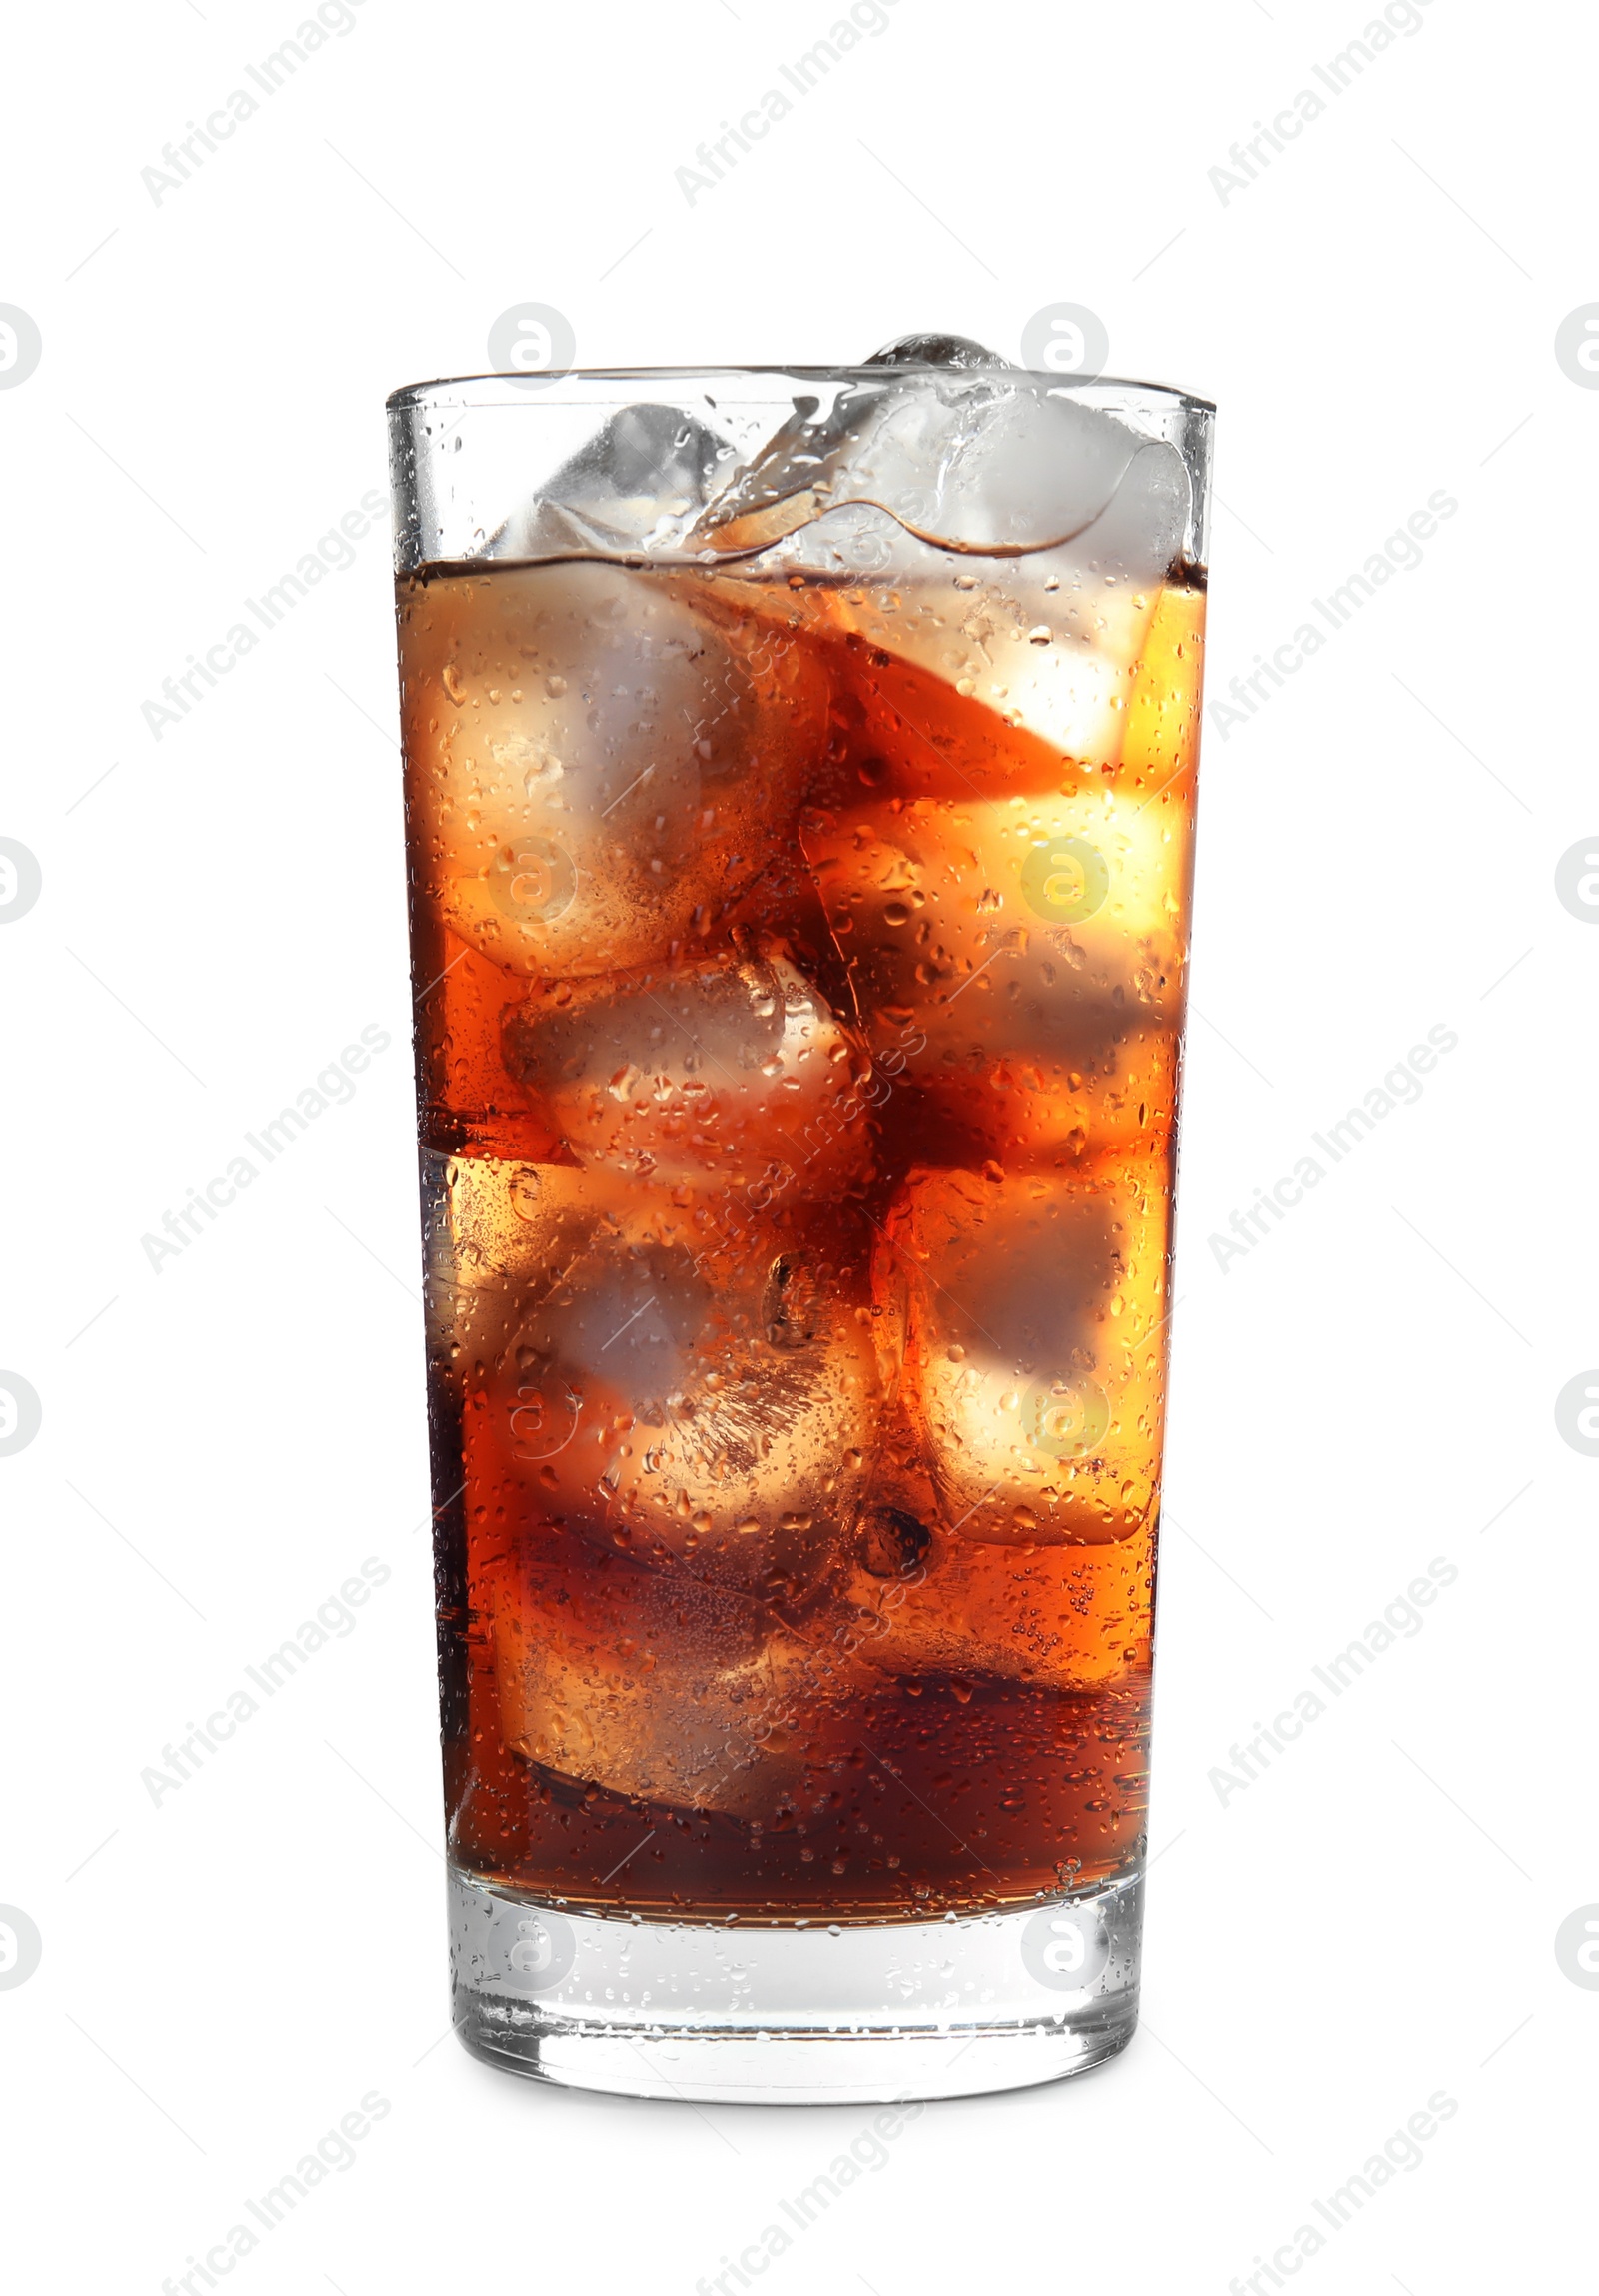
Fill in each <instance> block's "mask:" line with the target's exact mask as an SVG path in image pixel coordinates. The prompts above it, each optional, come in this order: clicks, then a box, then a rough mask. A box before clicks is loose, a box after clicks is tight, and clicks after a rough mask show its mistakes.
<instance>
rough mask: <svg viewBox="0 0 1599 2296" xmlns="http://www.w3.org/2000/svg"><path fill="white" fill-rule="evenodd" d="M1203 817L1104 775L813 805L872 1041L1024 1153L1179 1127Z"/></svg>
mask: <svg viewBox="0 0 1599 2296" xmlns="http://www.w3.org/2000/svg"><path fill="white" fill-rule="evenodd" d="M1189 830H1190V816H1189V813H1188V810H1187V809H1186V807H1184V806H1183V805H1181V804H1179V803H1178V802H1177V801H1176V799H1175V797H1174V796H1173V795H1172V794H1171V793H1168V794H1167V796H1166V797H1165V798H1164V799H1162V800H1160V801H1157V802H1154V803H1147V804H1140V803H1139V802H1138V801H1137V800H1136V799H1134V798H1132V797H1131V796H1129V795H1121V794H1119V793H1118V792H1116V791H1115V790H1114V789H1110V788H1105V787H1103V786H1095V785H1092V784H1090V785H1087V786H1084V787H1083V788H1081V789H1080V790H1079V791H1078V793H1077V794H1075V795H1072V796H1064V795H1060V794H1055V795H1052V796H1039V797H1026V798H1022V797H1019V796H1017V797H1013V798H1007V799H997V798H976V799H972V800H970V801H969V802H962V803H958V804H957V803H952V802H947V801H941V800H934V799H913V800H908V801H907V800H904V799H901V798H891V797H889V798H874V799H871V800H869V801H867V802H865V803H863V804H860V805H856V806H852V807H849V808H844V809H839V810H836V811H823V810H821V809H814V808H813V809H811V810H809V811H807V812H806V814H805V815H804V817H803V823H802V838H803V842H804V847H805V852H806V855H807V858H808V859H809V861H810V864H811V866H812V868H813V869H814V871H815V873H816V882H817V885H818V888H819V890H820V894H821V900H822V904H823V906H824V908H825V909H826V912H827V916H828V919H829V922H830V923H831V926H832V930H833V934H834V937H835V938H836V940H837V943H838V947H839V949H840V951H841V952H842V954H843V956H844V958H845V960H846V962H847V963H848V964H849V966H850V971H851V985H852V987H853V990H854V995H855V999H856V1004H857V1008H858V1011H859V1014H860V1020H861V1026H862V1028H863V1030H864V1031H865V1034H866V1037H867V1041H868V1043H869V1044H870V1045H871V1047H872V1048H873V1051H874V1052H875V1053H876V1055H877V1056H878V1057H879V1059H880V1058H883V1057H884V1056H887V1057H888V1058H889V1059H890V1060H891V1061H892V1062H894V1063H900V1064H902V1072H903V1074H904V1076H905V1077H906V1078H907V1079H908V1080H909V1081H910V1082H911V1083H913V1084H915V1085H917V1086H919V1087H921V1088H922V1089H923V1090H925V1091H928V1092H930V1093H932V1094H933V1095H935V1096H936V1097H937V1098H938V1099H939V1101H940V1102H941V1103H943V1104H944V1105H946V1106H947V1107H948V1108H949V1110H950V1111H951V1113H952V1114H954V1115H956V1116H958V1117H959V1118H960V1119H961V1121H962V1122H964V1123H965V1124H966V1125H967V1126H968V1127H970V1128H971V1129H972V1130H974V1131H975V1132H977V1133H978V1134H979V1136H980V1137H982V1138H985V1139H986V1140H987V1142H988V1144H989V1146H990V1148H991V1150H992V1152H993V1153H994V1154H995V1155H997V1156H999V1157H1000V1158H1001V1159H1002V1160H1004V1159H1011V1158H1019V1159H1021V1160H1025V1159H1026V1158H1028V1157H1029V1156H1038V1157H1043V1158H1058V1157H1059V1156H1060V1155H1063V1154H1066V1155H1073V1156H1076V1155H1081V1154H1082V1153H1084V1152H1088V1151H1092V1150H1094V1149H1097V1148H1102V1147H1105V1146H1108V1145H1112V1144H1124V1143H1143V1144H1145V1145H1148V1146H1154V1145H1157V1144H1158V1143H1159V1141H1160V1140H1161V1139H1162V1138H1163V1136H1164V1135H1165V1133H1166V1132H1167V1131H1168V1130H1169V1126H1170V1121H1171V1117H1172V1112H1173V1105H1174V1097H1175V1090H1176V1062H1177V1028H1178V1023H1179V1020H1180V1015H1181V991H1182V982H1183V969H1184V964H1185V959H1186V931H1185V913H1186V899H1187V885H1188V873H1189ZM890 1048H893V1049H894V1050H892V1051H891V1052H890Z"/></svg>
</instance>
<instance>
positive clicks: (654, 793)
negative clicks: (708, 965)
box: [401, 563, 826, 975]
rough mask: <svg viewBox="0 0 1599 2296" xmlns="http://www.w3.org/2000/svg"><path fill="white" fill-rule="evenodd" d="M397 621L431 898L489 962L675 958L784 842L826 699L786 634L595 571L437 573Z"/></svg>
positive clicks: (640, 579) (811, 660) (409, 598)
mask: <svg viewBox="0 0 1599 2296" xmlns="http://www.w3.org/2000/svg"><path fill="white" fill-rule="evenodd" d="M401 611H402V635H401V649H402V661H403V710H404V717H405V726H406V755H407V760H408V772H409V774H410V776H411V785H410V803H411V807H412V812H413V816H414V818H415V820H416V821H417V823H418V825H419V827H420V830H421V836H420V839H419V849H420V861H421V872H422V877H423V886H422V891H423V894H424V896H425V898H426V899H427V900H428V901H430V902H431V903H432V904H433V905H435V907H436V909H437V911H438V913H439V914H440V915H442V917H443V918H444V920H445V922H446V923H447V924H448V925H449V926H450V927H452V928H453V929H454V931H455V932H457V933H458V934H460V935H461V936H462V938H463V939H464V940H466V941H467V942H469V943H470V944H471V945H472V946H473V947H474V948H475V949H477V950H479V951H481V952H482V954H483V955H485V956H486V957H489V958H490V959H492V960H493V961H494V962H495V963H496V964H497V965H500V966H502V967H504V968H506V969H507V970H509V971H511V972H513V973H520V974H525V975H526V974H559V975H574V974H587V973H607V972H618V971H621V970H623V969H624V968H626V967H628V966H630V965H636V964H641V963H648V962H650V961H652V960H654V959H658V958H660V957H663V956H665V955H666V954H667V953H668V951H669V950H670V949H671V948H672V947H673V946H674V945H675V944H677V943H680V942H682V941H684V940H685V939H686V938H689V937H691V936H694V935H696V934H704V933H706V932H708V931H709V930H710V928H711V926H712V924H713V923H714V921H715V920H716V919H717V917H718V916H719V915H720V914H721V913H722V912H723V911H724V910H725V908H726V907H727V905H728V904H729V903H730V902H732V901H733V900H734V899H735V898H736V897H737V896H738V895H739V894H740V893H741V892H742V891H743V889H744V888H745V887H746V886H748V885H749V884H750V883H751V882H752V881H753V880H754V879H755V878H756V877H757V876H758V875H759V874H760V872H761V870H762V869H763V868H764V867H765V866H766V865H767V864H768V863H769V862H770V861H771V860H772V859H773V857H774V856H775V855H777V854H778V853H779V851H780V850H781V848H782V846H783V843H784V841H785V839H786V838H787V837H788V836H789V835H790V834H791V828H792V822H793V816H794V810H795V806H796V803H797V801H798V796H799V788H800V784H801V781H802V779H803V776H804V774H805V771H806V767H807V764H808V762H809V761H810V759H811V757H812V756H813V753H814V750H815V747H816V744H817V740H818V737H819V735H820V733H821V731H822V729H823V726H824V716H825V707H826V696H825V689H824V682H823V680H822V678H821V674H820V672H819V669H818V667H817V664H816V661H815V657H814V653H813V650H811V649H809V648H807V647H805V646H803V645H800V644H798V643H796V642H794V641H793V640H792V639H791V638H789V637H787V636H786V634H785V633H784V632H782V631H781V630H780V629H777V628H774V627H773V626H771V625H768V624H763V625H759V626H757V625H744V624H741V622H740V621H739V620H738V618H737V617H735V616H734V615H733V614H731V613H728V612H726V611H724V610H722V609H719V608H717V607H716V606H715V604H714V602H708V601H705V600H702V601H701V602H700V603H699V604H698V605H694V604H691V603H690V601H689V599H688V597H687V596H686V595H685V593H684V589H683V585H682V583H681V582H680V581H679V580H678V579H677V578H675V577H673V576H671V575H668V574H665V573H645V572H642V571H637V570H635V571H629V570H626V569H624V568H621V567H617V566H605V565H599V564H593V563H591V564H585V565H565V566H520V567H514V566H507V567H502V568H498V569H496V570H495V571H494V572H493V573H491V574H488V575H473V576H466V575H461V576H456V575H440V576H436V577H434V578H432V579H430V580H429V581H427V582H426V583H424V584H421V585H420V586H417V587H414V588H413V589H412V590H410V591H409V592H408V593H407V594H406V595H405V597H404V600H403V603H402V610H401Z"/></svg>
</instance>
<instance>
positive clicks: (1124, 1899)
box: [450, 1870, 1143, 2104]
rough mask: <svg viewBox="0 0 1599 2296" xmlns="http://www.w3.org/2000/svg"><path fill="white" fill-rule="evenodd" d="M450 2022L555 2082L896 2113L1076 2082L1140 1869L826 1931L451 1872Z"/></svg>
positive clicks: (475, 2044)
mask: <svg viewBox="0 0 1599 2296" xmlns="http://www.w3.org/2000/svg"><path fill="white" fill-rule="evenodd" d="M450 1901H451V1921H450V1929H451V1971H452V1978H453V1984H454V2001H455V2010H454V2013H455V2021H456V2025H457V2029H458V2030H459V2032H460V2034H461V2038H462V2040H463V2041H464V2042H465V2043H466V2046H467V2047H468V2048H469V2049H470V2050H471V2051H472V2052H473V2054H474V2055H475V2056H479V2057H482V2058H483V2059H484V2061H485V2062H486V2063H488V2064H494V2065H500V2066H502V2067H504V2068H505V2069H506V2070H508V2071H510V2072H516V2073H525V2074H527V2075H529V2076H530V2077H532V2078H533V2079H536V2080H545V2081H555V2082H559V2083H561V2084H563V2085H564V2086H566V2087H569V2088H583V2089H602V2090H608V2091H610V2092H612V2093H613V2094H617V2095H623V2096H639V2097H667V2098H672V2097H676V2098H681V2099H684V2100H687V2101H691V2102H694V2103H702V2104H703V2103H724V2104H873V2103H878V2104H899V2103H906V2102H909V2101H911V2100H912V2099H920V2098H930V2097H958V2096H972V2095H977V2094H980V2093H981V2092H983V2091H985V2090H992V2089H1012V2088H1024V2087H1029V2086H1032V2085H1034V2084H1036V2083H1038V2082H1040V2081H1054V2080H1059V2079H1061V2078H1062V2077H1063V2076H1064V2075H1065V2074H1067V2073H1079V2072H1086V2071H1087V2070H1088V2068H1089V2067H1090V2066H1093V2065H1097V2064H1100V2063H1102V2062H1103V2061H1104V2059H1105V2058H1106V2057H1111V2056H1114V2055H1115V2054H1116V2052H1117V2050H1119V2049H1122V2048H1125V2046H1126V2044H1127V2042H1128V2041H1129V2040H1130V2039H1131V2038H1132V2033H1133V2029H1134V2027H1135V2026H1136V2024H1137V2021H1138V1943H1139V1931H1140V1926H1141V1919H1142V1909H1143V1881H1142V1876H1141V1875H1133V1876H1130V1877H1127V1878H1124V1879H1122V1880H1120V1881H1118V1882H1116V1883H1114V1884H1112V1885H1110V1886H1108V1887H1106V1888H1103V1889H1099V1890H1094V1891H1088V1892H1084V1893H1083V1894H1082V1895H1080V1896H1075V1897H1062V1898H1058V1899H1051V1900H1048V1901H1040V1902H1039V1903H1038V1904H1037V1905H1035V1906H1029V1907H1027V1908H1026V1909H1025V1910H1022V1911H1012V1912H1006V1913H989V1914H981V1915H977V1916H975V1917H973V1918H970V1919H965V1920H961V1919H956V1918H954V1917H950V1918H947V1919H944V1920H940V1921H904V1922H882V1923H875V1924H870V1925H866V1924H861V1925H858V1926H849V1927H837V1926H830V1925H828V1924H827V1923H825V1922H809V1923H799V1922H794V1923H788V1924H784V1925H781V1926H779V1925H772V1926H762V1925H760V1924H757V1923H755V1922H750V1921H739V1920H729V1921H721V1922H696V1921H682V1922H661V1921H642V1920H636V1919H635V1920H628V1919H621V1918H618V1919H606V1918H601V1917H599V1916H597V1915H594V1914H584V1913H565V1912H563V1911H561V1910H560V1909H559V1908H558V1907H554V1906H548V1905H543V1904H540V1903H538V1902H537V1901H536V1900H534V1899H532V1898H529V1897H523V1896H520V1895H518V1894H517V1893H516V1892H515V1891H512V1890H508V1889H504V1888H500V1887H496V1886H491V1885H490V1884H488V1883H485V1882H482V1881H479V1880H476V1879H475V1878H474V1877H473V1876H471V1875H470V1874H466V1873H462V1872H459V1871H454V1870H453V1871H452V1873H451V1876H450Z"/></svg>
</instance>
